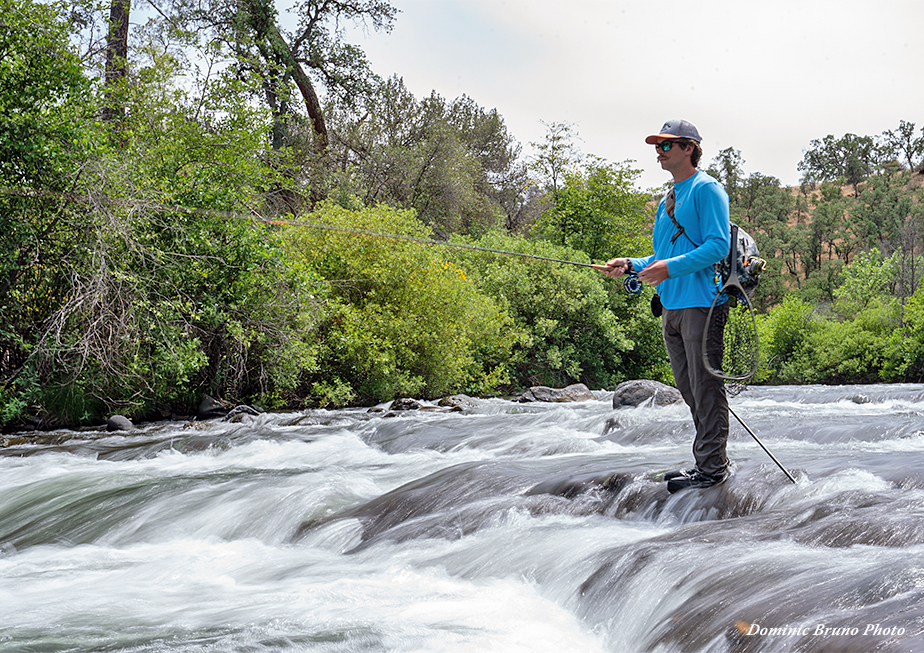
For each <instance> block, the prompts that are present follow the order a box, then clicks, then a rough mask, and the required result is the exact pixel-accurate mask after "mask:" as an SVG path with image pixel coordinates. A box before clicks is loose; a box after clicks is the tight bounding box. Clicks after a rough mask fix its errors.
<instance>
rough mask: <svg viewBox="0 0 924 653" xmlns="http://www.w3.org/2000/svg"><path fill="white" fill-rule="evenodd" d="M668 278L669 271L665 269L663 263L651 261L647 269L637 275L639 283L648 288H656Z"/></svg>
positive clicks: (665, 265)
mask: <svg viewBox="0 0 924 653" xmlns="http://www.w3.org/2000/svg"><path fill="white" fill-rule="evenodd" d="M669 276H670V270H668V269H667V262H665V261H652V262H651V263H650V264H649V265H648V267H647V268H645V269H644V270H642V271H641V272H639V273H638V278H639V281H641V282H642V283H647V284H648V285H649V286H657V285H658V284H659V283H661V282H662V281H664V280H665V279H667V278H668V277H669Z"/></svg>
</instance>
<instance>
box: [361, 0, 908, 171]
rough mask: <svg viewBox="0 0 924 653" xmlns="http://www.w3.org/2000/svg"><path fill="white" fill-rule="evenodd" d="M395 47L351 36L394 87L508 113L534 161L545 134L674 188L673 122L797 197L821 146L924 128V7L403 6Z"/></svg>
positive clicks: (432, 1)
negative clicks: (666, 153) (564, 129)
mask: <svg viewBox="0 0 924 653" xmlns="http://www.w3.org/2000/svg"><path fill="white" fill-rule="evenodd" d="M391 3H392V5H394V6H395V7H397V8H399V9H400V10H401V13H399V14H398V17H397V21H396V23H395V28H394V30H393V31H392V32H391V33H390V34H376V33H372V34H368V35H366V36H363V35H362V34H359V35H355V34H354V35H351V37H350V40H351V41H353V42H354V43H356V44H357V45H360V46H361V47H362V48H363V49H364V50H365V52H366V54H367V56H368V57H369V60H370V62H371V64H372V67H373V70H375V71H376V72H377V73H378V74H379V75H381V76H383V77H388V76H390V75H392V74H398V75H399V76H401V77H403V78H404V82H405V84H406V86H407V87H408V89H409V90H410V91H411V92H412V93H414V95H416V96H417V97H418V98H421V97H423V96H425V95H429V94H430V92H431V91H432V90H436V91H437V92H438V93H439V94H440V95H442V96H443V97H444V98H446V99H447V100H451V99H454V98H456V97H459V96H460V95H462V94H465V95H468V96H469V97H471V98H472V99H473V100H474V101H475V102H476V103H478V104H479V105H480V106H482V107H484V108H485V109H495V108H496V109H497V110H498V112H499V113H500V114H501V115H502V116H503V118H504V120H505V122H506V124H507V128H508V130H509V131H510V133H511V134H513V136H514V137H515V138H516V139H517V140H518V141H519V142H520V143H521V144H522V145H523V148H524V152H527V153H528V151H529V149H530V148H529V143H530V142H531V141H540V140H542V139H543V137H544V135H545V132H546V130H545V127H544V126H543V124H542V123H543V121H544V122H545V123H552V122H569V123H573V124H574V125H575V128H576V130H577V132H578V134H579V136H580V139H581V140H580V142H579V146H580V148H581V150H582V151H583V152H585V153H588V154H595V155H597V156H600V157H603V158H604V159H607V160H608V161H611V162H617V161H624V160H626V159H632V160H635V161H636V163H637V166H638V167H639V168H641V169H643V170H644V173H643V175H642V177H641V180H640V184H641V185H642V186H644V187H648V186H658V185H660V184H661V183H663V182H664V181H666V180H667V177H666V173H664V172H663V171H661V170H660V168H659V166H658V165H657V163H656V162H655V155H654V148H652V147H651V146H648V145H645V144H644V138H645V136H647V135H648V134H651V133H656V132H657V131H658V129H659V128H660V127H661V125H662V124H663V122H664V121H665V120H668V119H673V118H682V119H685V120H689V121H690V122H692V123H693V124H695V125H696V126H697V128H698V129H699V131H700V134H701V135H702V137H703V150H704V153H705V154H704V157H703V159H704V165H703V166H702V167H706V165H708V163H709V162H710V161H711V160H712V158H713V157H714V156H715V154H716V153H717V152H719V151H720V150H722V149H725V148H727V147H734V148H735V149H737V150H740V151H741V155H742V157H743V158H744V160H745V164H744V170H745V172H746V173H748V174H750V173H754V172H760V173H762V174H765V175H772V176H774V177H777V178H779V179H780V180H781V181H782V182H783V183H785V184H789V185H792V184H796V183H798V180H799V173H798V171H797V170H796V165H797V164H798V162H799V161H800V160H801V159H802V154H803V151H804V150H805V149H806V148H807V147H808V145H809V143H810V142H811V140H812V139H816V138H823V137H824V136H826V135H828V134H833V135H835V136H836V137H840V136H843V135H844V134H845V133H854V134H858V135H866V136H875V135H878V134H881V133H882V132H883V131H885V130H890V129H895V128H896V127H898V124H899V121H900V120H905V121H909V122H913V123H915V124H916V125H918V128H920V127H921V126H922V125H924V79H922V75H921V73H920V70H921V69H922V66H924V57H922V54H924V49H922V48H921V45H920V44H921V41H922V39H924V36H922V31H921V30H922V27H924V1H922V0H772V1H769V2H768V1H764V2H752V1H748V0H661V1H659V2H651V1H649V0H631V1H629V0H568V1H567V2H565V1H563V0H554V1H553V0H391Z"/></svg>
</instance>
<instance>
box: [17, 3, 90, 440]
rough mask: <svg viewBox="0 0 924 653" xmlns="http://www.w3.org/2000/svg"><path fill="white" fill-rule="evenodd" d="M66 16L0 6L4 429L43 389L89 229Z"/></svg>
mask: <svg viewBox="0 0 924 653" xmlns="http://www.w3.org/2000/svg"><path fill="white" fill-rule="evenodd" d="M65 16H66V14H65V12H64V8H63V7H62V6H60V5H54V4H42V3H38V2H33V1H32V0H25V1H22V2H20V1H16V2H11V1H10V0H0V187H2V189H3V194H2V195H0V233H2V235H0V404H2V406H0V411H2V412H0V421H2V423H5V422H6V421H9V420H11V419H13V418H15V417H17V416H18V415H19V413H20V412H22V411H23V410H25V408H26V407H27V405H28V403H29V401H31V400H32V399H33V398H34V397H35V396H36V393H37V392H38V388H39V385H38V383H36V380H35V377H34V376H33V375H31V373H30V371H29V369H28V362H29V355H30V352H31V351H32V350H33V349H34V347H35V344H36V342H37V341H38V339H39V337H40V334H41V332H42V325H43V324H44V323H45V321H47V320H48V318H49V316H50V315H51V314H52V313H53V312H54V311H55V309H56V307H57V305H58V304H59V302H61V301H62V300H63V298H64V296H65V295H66V292H67V284H68V276H67V270H66V265H65V262H67V261H71V260H73V258H74V257H75V256H77V255H78V254H79V248H75V247H74V246H73V243H74V241H75V240H76V239H77V238H78V237H79V235H80V234H82V233H83V232H84V231H85V228H86V227H85V224H84V220H83V219H82V218H81V217H80V216H79V215H75V214H74V212H73V211H72V210H71V207H70V206H68V205H67V203H65V202H62V201H61V199H60V195H58V194H59V193H62V192H68V191H74V190H75V188H76V187H77V186H78V184H79V183H80V181H81V179H82V175H83V174H84V170H85V168H86V165H87V161H88V159H89V158H90V157H91V156H92V152H93V149H94V145H95V135H94V130H93V128H92V126H91V125H89V124H88V120H87V118H88V114H91V113H92V111H93V108H94V101H93V96H92V83H91V81H90V80H89V79H88V78H87V77H86V76H85V75H84V73H83V70H82V67H81V65H80V60H79V58H78V57H77V56H76V55H75V54H74V53H73V52H72V51H71V50H70V48H69V45H68V31H67V23H66V20H65Z"/></svg>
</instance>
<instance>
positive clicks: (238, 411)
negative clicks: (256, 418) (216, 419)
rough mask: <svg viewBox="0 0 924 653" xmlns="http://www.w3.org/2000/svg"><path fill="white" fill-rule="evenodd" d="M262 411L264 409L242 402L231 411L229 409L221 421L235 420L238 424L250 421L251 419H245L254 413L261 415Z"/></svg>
mask: <svg viewBox="0 0 924 653" xmlns="http://www.w3.org/2000/svg"><path fill="white" fill-rule="evenodd" d="M262 412H264V411H263V410H262V409H260V408H254V407H253V406H247V405H245V404H241V405H239V406H235V407H234V408H232V409H231V410H230V411H228V414H227V415H225V416H224V417H222V418H221V421H222V422H233V423H235V424H238V423H240V422H249V421H251V420H250V419H245V418H247V417H251V416H253V415H259V414H260V413H262Z"/></svg>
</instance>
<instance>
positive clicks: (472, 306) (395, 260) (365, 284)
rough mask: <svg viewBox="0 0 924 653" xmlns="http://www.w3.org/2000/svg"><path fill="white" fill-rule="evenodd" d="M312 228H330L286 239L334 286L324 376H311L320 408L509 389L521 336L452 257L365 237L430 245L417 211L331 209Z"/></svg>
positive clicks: (325, 207) (315, 217) (297, 231)
mask: <svg viewBox="0 0 924 653" xmlns="http://www.w3.org/2000/svg"><path fill="white" fill-rule="evenodd" d="M306 221H307V222H309V223H311V224H314V225H317V226H318V227H320V226H322V225H323V226H327V227H331V228H330V229H324V228H310V227H296V228H292V229H290V230H289V231H288V232H287V234H286V238H287V241H288V247H289V252H290V255H291V256H292V257H293V258H294V259H296V260H298V261H299V265H303V266H306V267H309V268H310V269H312V270H315V271H317V273H318V274H319V275H321V276H322V277H323V278H324V279H326V280H327V283H328V284H329V285H330V297H331V304H330V306H329V308H328V311H329V312H328V314H327V317H326V320H325V322H324V324H323V326H322V331H323V348H322V350H321V352H320V365H321V369H322V370H323V373H322V374H318V375H315V377H312V383H313V386H312V394H313V396H314V400H315V401H317V402H327V403H332V404H334V405H337V404H338V403H343V402H346V401H348V400H351V399H353V400H354V401H356V402H359V403H368V402H380V401H385V400H388V399H393V398H395V397H398V396H421V397H431V398H432V397H438V396H441V395H444V394H447V393H452V392H458V391H466V392H470V393H475V394H477V393H484V392H491V391H492V390H495V389H497V388H498V387H499V386H501V385H502V384H504V383H506V382H507V378H508V374H507V365H508V358H509V352H510V347H511V345H512V343H513V341H514V340H515V338H516V337H517V333H516V331H515V330H512V329H511V328H510V327H511V321H510V318H509V317H508V316H507V315H506V313H505V312H504V311H503V309H502V308H501V307H500V306H499V305H498V304H497V302H495V301H493V300H492V299H490V298H489V297H487V296H485V295H484V294H482V293H480V292H479V290H478V288H477V287H476V285H475V284H474V283H473V281H472V280H471V279H470V278H469V276H468V275H467V274H466V272H465V271H464V270H463V269H462V268H460V267H459V266H458V265H456V264H455V263H454V262H453V261H452V259H450V258H449V256H451V255H452V254H450V253H449V252H447V251H446V250H444V249H440V248H438V247H428V246H425V245H422V244H420V243H414V242H406V241H402V240H393V239H388V238H381V237H372V236H369V235H367V234H370V233H375V234H391V235H400V236H408V237H412V238H421V239H426V238H429V236H430V231H429V229H428V228H427V227H425V226H424V225H423V224H422V223H421V222H420V221H419V220H417V218H416V217H415V215H414V212H413V211H402V210H397V209H393V208H390V207H388V206H384V205H382V206H378V207H374V208H361V209H358V210H351V209H347V208H344V207H341V206H338V205H335V204H333V203H325V204H322V205H321V206H320V207H319V208H318V209H317V210H316V211H314V212H313V213H312V214H311V215H309V216H307V218H306ZM350 230H352V231H350ZM360 232H365V233H360ZM331 380H333V382H332V381H331ZM354 398H355V399H354Z"/></svg>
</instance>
